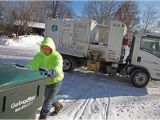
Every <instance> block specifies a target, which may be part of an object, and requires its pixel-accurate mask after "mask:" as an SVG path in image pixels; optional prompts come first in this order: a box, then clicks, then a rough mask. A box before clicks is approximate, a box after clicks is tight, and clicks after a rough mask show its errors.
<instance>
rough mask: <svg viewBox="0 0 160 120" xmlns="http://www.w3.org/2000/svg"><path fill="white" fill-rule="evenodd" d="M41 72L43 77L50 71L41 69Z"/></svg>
mask: <svg viewBox="0 0 160 120" xmlns="http://www.w3.org/2000/svg"><path fill="white" fill-rule="evenodd" d="M39 72H40V74H41V75H47V72H48V69H47V68H39Z"/></svg>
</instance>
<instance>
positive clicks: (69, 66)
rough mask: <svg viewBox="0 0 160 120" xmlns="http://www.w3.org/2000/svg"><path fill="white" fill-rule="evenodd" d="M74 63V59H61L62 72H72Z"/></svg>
mask: <svg viewBox="0 0 160 120" xmlns="http://www.w3.org/2000/svg"><path fill="white" fill-rule="evenodd" d="M75 66H76V62H75V59H74V58H71V57H68V56H64V57H63V70H64V71H65V72H69V71H73V70H74V69H75Z"/></svg>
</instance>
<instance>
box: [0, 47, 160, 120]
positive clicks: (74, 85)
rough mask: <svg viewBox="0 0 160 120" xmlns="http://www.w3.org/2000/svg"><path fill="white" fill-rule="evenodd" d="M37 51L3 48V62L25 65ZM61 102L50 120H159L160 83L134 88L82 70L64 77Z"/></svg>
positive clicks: (117, 79)
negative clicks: (57, 111) (59, 109)
mask: <svg viewBox="0 0 160 120" xmlns="http://www.w3.org/2000/svg"><path fill="white" fill-rule="evenodd" d="M37 51H38V49H37V48H35V47H31V46H29V45H28V46H25V47H17V46H15V45H10V46H4V45H0V62H16V63H22V64H26V63H27V62H28V60H29V59H31V57H32V56H33V55H35V54H36V52H37ZM58 98H59V99H60V101H61V102H62V104H63V105H64V107H63V109H62V110H61V111H60V113H59V114H58V115H57V116H54V117H53V116H49V117H48V119H49V120H137V119H139V120H159V119H160V81H150V83H149V84H148V86H147V87H145V88H135V87H133V86H132V84H131V81H130V80H129V79H127V78H124V77H111V76H107V75H104V74H100V73H94V72H90V71H87V70H86V69H85V68H80V69H76V70H75V71H74V72H72V73H65V78H64V80H63V85H62V88H61V91H60V93H59V96H58ZM39 110H40V109H39ZM39 110H37V115H36V119H38V116H39Z"/></svg>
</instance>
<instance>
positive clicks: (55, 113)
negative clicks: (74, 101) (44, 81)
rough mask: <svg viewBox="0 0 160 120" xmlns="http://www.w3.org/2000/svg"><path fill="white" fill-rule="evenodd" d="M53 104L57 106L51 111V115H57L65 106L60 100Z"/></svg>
mask: <svg viewBox="0 0 160 120" xmlns="http://www.w3.org/2000/svg"><path fill="white" fill-rule="evenodd" d="M53 106H54V107H55V110H54V111H53V112H52V113H51V116H55V115H57V114H58V113H59V111H60V110H61V109H62V108H63V105H62V103H60V102H56V103H54V104H53Z"/></svg>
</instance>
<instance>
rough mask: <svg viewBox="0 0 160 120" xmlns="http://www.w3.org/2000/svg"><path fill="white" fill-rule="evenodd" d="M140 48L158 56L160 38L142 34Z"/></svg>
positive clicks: (159, 53)
mask: <svg viewBox="0 0 160 120" xmlns="http://www.w3.org/2000/svg"><path fill="white" fill-rule="evenodd" d="M140 49H141V50H144V51H146V52H149V53H151V54H153V55H155V56H157V57H160V39H158V38H154V37H147V36H143V37H142V39H141V45H140Z"/></svg>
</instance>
